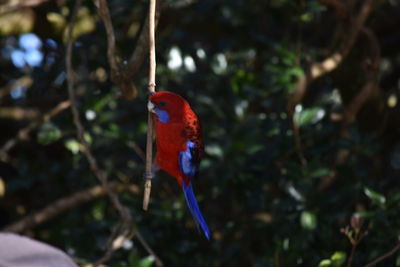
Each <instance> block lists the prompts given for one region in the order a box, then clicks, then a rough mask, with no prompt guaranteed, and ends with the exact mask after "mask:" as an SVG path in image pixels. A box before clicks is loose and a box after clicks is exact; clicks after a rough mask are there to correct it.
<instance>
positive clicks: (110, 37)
mask: <svg viewBox="0 0 400 267" xmlns="http://www.w3.org/2000/svg"><path fill="white" fill-rule="evenodd" d="M95 3H96V5H97V7H98V9H99V14H100V17H101V18H102V19H103V22H104V26H105V28H106V33H107V58H108V63H109V64H110V67H111V73H112V75H117V73H118V72H119V70H118V65H117V60H116V52H115V34H114V28H113V25H112V22H111V16H110V11H109V9H108V6H107V3H106V1H105V0H95Z"/></svg>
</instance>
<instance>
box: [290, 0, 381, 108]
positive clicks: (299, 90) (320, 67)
mask: <svg viewBox="0 0 400 267" xmlns="http://www.w3.org/2000/svg"><path fill="white" fill-rule="evenodd" d="M375 1H376V0H365V1H363V3H362V6H361V8H360V11H359V12H358V16H357V17H356V18H355V19H353V20H351V25H350V27H349V32H348V33H347V34H343V40H342V43H341V45H340V47H339V48H338V50H337V51H336V52H334V53H332V54H331V55H330V56H329V57H327V58H326V59H324V60H323V61H322V62H317V63H313V64H312V65H311V67H310V71H309V77H306V79H305V80H304V78H300V79H299V81H298V84H297V86H296V89H295V91H294V93H293V95H292V96H291V98H290V99H289V103H288V113H289V115H293V111H294V108H295V106H296V105H297V104H299V103H300V102H301V101H302V100H303V98H304V96H305V94H306V92H307V87H308V85H309V84H310V83H311V82H312V81H314V80H316V79H318V78H319V77H321V76H323V75H325V74H327V73H329V72H331V71H333V70H335V69H336V68H337V67H338V66H339V64H340V63H342V62H343V59H344V58H345V57H346V56H347V54H348V53H349V51H350V50H351V48H352V47H353V45H354V43H355V41H356V40H357V38H358V35H359V33H360V31H361V29H362V28H363V25H364V24H365V21H366V19H367V17H368V15H369V14H370V13H371V11H372V7H373V5H374V2H375ZM306 73H307V72H306Z"/></svg>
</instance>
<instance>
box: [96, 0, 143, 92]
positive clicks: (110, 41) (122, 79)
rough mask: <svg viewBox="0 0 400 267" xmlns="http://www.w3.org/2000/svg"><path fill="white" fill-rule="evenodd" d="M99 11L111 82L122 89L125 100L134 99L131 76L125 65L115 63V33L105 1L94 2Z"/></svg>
mask: <svg viewBox="0 0 400 267" xmlns="http://www.w3.org/2000/svg"><path fill="white" fill-rule="evenodd" d="M94 2H95V4H96V6H97V7H98V10H99V15H100V17H101V18H102V20H103V23H104V26H105V28H106V33H107V58H108V63H109V64H110V68H111V80H112V81H113V82H114V83H115V84H117V85H118V86H119V87H121V89H122V94H123V95H124V97H125V98H128V99H130V98H134V97H136V95H137V90H136V87H135V85H134V84H133V82H132V76H131V75H130V73H129V72H128V71H126V67H125V65H123V64H121V63H120V62H119V61H117V51H116V47H115V33H114V28H113V25H112V21H111V16H110V10H109V9H108V5H107V2H106V1H105V0H94Z"/></svg>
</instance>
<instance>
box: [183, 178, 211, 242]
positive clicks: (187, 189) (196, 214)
mask: <svg viewBox="0 0 400 267" xmlns="http://www.w3.org/2000/svg"><path fill="white" fill-rule="evenodd" d="M182 188H183V192H184V194H185V198H186V203H187V205H188V208H189V210H190V212H191V213H192V216H193V219H194V222H195V223H196V226H197V229H198V230H199V231H200V228H201V229H202V230H203V233H204V235H205V237H206V238H207V239H208V240H210V230H209V229H208V226H207V223H206V221H205V220H204V217H203V215H202V214H201V211H200V209H199V206H198V205H197V201H196V197H195V196H194V192H193V188H192V184H189V185H186V183H183V186H182Z"/></svg>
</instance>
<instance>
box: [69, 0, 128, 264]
mask: <svg viewBox="0 0 400 267" xmlns="http://www.w3.org/2000/svg"><path fill="white" fill-rule="evenodd" d="M80 4H81V0H77V1H76V3H75V7H74V10H73V13H72V18H71V22H70V23H69V25H68V28H67V36H68V43H67V53H66V60H65V61H66V69H67V84H68V95H69V99H70V101H71V110H72V115H73V121H74V124H75V127H76V129H77V137H78V140H79V142H80V143H81V145H82V152H83V154H84V155H85V156H86V159H87V160H88V162H89V165H90V168H91V170H92V172H93V173H94V175H95V176H96V178H97V179H98V181H99V182H100V184H101V185H102V186H103V188H104V190H105V191H106V193H107V195H108V197H109V199H110V201H111V203H112V204H113V206H114V208H115V209H116V210H117V211H118V213H119V216H120V223H119V224H118V225H117V227H116V228H115V229H114V231H113V233H112V234H111V236H110V240H109V242H108V244H107V248H106V253H105V256H104V257H102V258H101V259H100V260H99V261H97V262H96V263H95V265H98V264H101V263H103V262H105V261H107V260H108V259H109V258H110V257H111V255H112V253H113V251H114V247H113V242H114V241H115V240H116V239H117V238H120V236H121V235H122V236H124V237H125V236H129V235H130V231H131V228H132V225H131V224H132V217H131V215H130V213H129V210H128V209H127V208H126V207H124V206H123V205H122V204H121V203H120V201H119V198H118V196H117V195H116V194H115V192H114V191H113V190H112V189H111V188H110V187H109V184H108V177H107V174H106V172H105V171H104V170H102V169H100V168H99V166H98V164H97V160H96V158H95V157H94V156H93V154H92V152H91V150H90V147H89V144H88V143H87V142H86V140H85V138H84V128H83V125H82V123H81V121H80V118H79V111H78V108H77V106H76V99H75V98H76V97H75V92H74V77H73V70H72V29H73V25H74V24H75V20H76V14H77V11H78V10H79V6H80Z"/></svg>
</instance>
